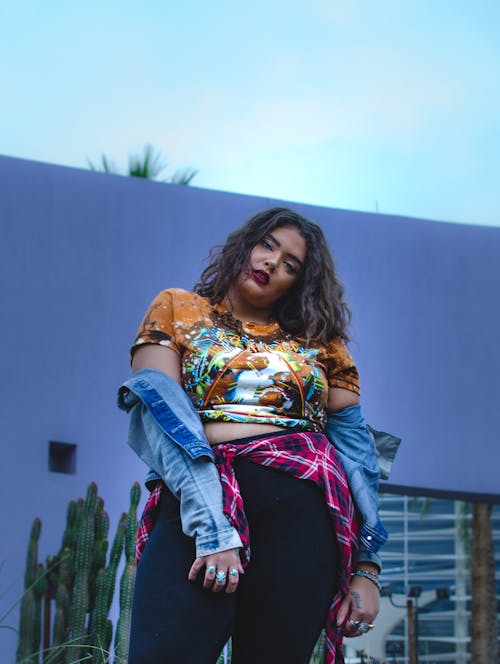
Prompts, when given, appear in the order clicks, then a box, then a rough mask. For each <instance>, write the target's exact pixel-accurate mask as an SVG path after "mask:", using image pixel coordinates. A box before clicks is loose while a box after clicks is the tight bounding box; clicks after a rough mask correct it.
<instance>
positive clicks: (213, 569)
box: [207, 565, 215, 574]
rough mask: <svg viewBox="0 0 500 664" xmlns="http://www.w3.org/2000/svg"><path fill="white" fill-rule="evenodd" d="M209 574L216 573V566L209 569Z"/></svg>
mask: <svg viewBox="0 0 500 664" xmlns="http://www.w3.org/2000/svg"><path fill="white" fill-rule="evenodd" d="M207 572H208V573H209V574H213V573H214V572H215V565H210V567H207Z"/></svg>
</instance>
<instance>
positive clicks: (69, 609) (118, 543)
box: [17, 483, 140, 664]
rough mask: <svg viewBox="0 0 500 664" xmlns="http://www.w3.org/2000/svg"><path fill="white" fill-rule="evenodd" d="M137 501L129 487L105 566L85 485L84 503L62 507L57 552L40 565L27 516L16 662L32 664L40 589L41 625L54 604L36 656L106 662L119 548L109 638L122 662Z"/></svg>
mask: <svg viewBox="0 0 500 664" xmlns="http://www.w3.org/2000/svg"><path fill="white" fill-rule="evenodd" d="M139 498H140V487H139V485H138V484H137V483H135V484H134V485H133V486H132V489H131V492H130V507H129V511H128V514H122V515H121V518H120V521H119V523H118V527H117V530H116V533H115V537H114V540H113V545H112V547H111V551H110V553H109V561H108V565H107V566H106V556H107V553H108V539H107V538H108V531H109V516H108V514H107V513H106V512H105V510H104V503H103V501H102V499H101V498H99V497H98V495H97V486H96V485H95V484H94V483H92V484H90V485H89V487H88V489H87V495H86V498H85V500H83V499H82V498H79V499H78V500H72V501H70V503H69V504H68V509H67V513H66V526H65V530H64V534H63V537H62V546H61V549H60V551H59V553H58V554H57V555H56V556H54V557H48V558H47V561H46V568H44V566H43V565H41V564H40V563H38V540H39V537H40V530H41V523H40V520H39V519H35V521H34V522H33V526H32V529H31V534H30V539H29V545H28V555H27V562H26V574H25V588H26V591H25V594H24V596H23V600H22V603H21V620H20V629H19V642H18V650H17V661H18V662H21V661H22V664H40V640H41V624H42V597H43V595H44V591H45V592H46V597H47V599H48V600H49V604H48V611H47V614H46V615H45V616H44V620H45V622H46V623H47V624H49V623H50V602H51V601H55V609H54V617H53V621H52V622H53V630H52V643H51V644H50V646H49V648H48V650H47V651H45V653H44V660H43V661H44V662H45V663H46V664H49V663H50V664H69V663H70V662H71V663H74V662H77V661H88V662H89V663H90V662H91V661H92V662H93V663H94V664H105V663H106V662H109V661H110V660H109V649H110V645H111V642H112V639H113V625H112V623H111V621H110V620H109V618H108V616H109V611H110V608H111V603H112V600H113V594H114V590H115V583H116V574H117V570H118V566H119V563H120V559H121V556H122V554H123V550H124V546H125V547H126V564H125V570H124V573H123V576H122V579H121V582H120V612H121V614H122V613H123V615H120V619H119V621H118V626H117V630H116V631H117V636H116V639H117V643H119V648H120V653H121V654H120V655H119V657H120V660H119V661H123V662H126V654H127V653H126V649H127V648H128V635H129V629H130V610H131V606H130V605H131V601H132V593H133V582H134V578H135V560H134V547H135V537H136V533H137V516H136V513H137V505H138V502H139ZM46 608H47V607H46ZM118 632H119V633H120V636H119V637H118Z"/></svg>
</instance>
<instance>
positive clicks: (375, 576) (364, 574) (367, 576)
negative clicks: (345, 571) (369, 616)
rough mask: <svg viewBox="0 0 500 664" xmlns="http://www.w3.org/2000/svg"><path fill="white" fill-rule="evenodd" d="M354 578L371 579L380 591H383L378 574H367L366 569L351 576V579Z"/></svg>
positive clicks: (359, 570)
mask: <svg viewBox="0 0 500 664" xmlns="http://www.w3.org/2000/svg"><path fill="white" fill-rule="evenodd" d="M353 576H360V577H362V578H365V579H369V580H370V581H371V582H372V583H374V584H375V585H376V586H377V588H378V589H379V591H380V590H381V589H382V586H381V585H380V581H379V580H378V574H375V572H366V571H365V570H364V569H358V570H356V571H355V572H353V573H352V574H351V577H353Z"/></svg>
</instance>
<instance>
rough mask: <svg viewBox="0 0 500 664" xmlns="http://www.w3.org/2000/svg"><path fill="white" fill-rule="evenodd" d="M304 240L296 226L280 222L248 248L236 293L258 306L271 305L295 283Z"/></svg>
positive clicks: (269, 306) (302, 266) (302, 265)
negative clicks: (246, 261) (245, 263)
mask: <svg viewBox="0 0 500 664" xmlns="http://www.w3.org/2000/svg"><path fill="white" fill-rule="evenodd" d="M306 254H307V248H306V241H305V240H304V238H303V237H302V235H300V234H299V232H298V230H297V228H295V226H279V227H278V228H275V229H274V230H272V231H271V232H270V233H269V234H268V235H266V236H265V237H264V238H263V239H262V240H261V241H260V242H259V244H257V245H255V247H254V248H253V249H252V251H251V252H250V259H249V266H248V269H247V270H245V271H244V272H242V274H241V275H240V278H239V279H238V283H237V285H236V288H237V291H238V294H239V296H240V297H242V298H244V299H245V300H246V301H247V302H248V303H249V304H252V305H253V306H255V307H257V308H259V309H265V308H268V309H270V308H271V307H272V306H273V305H274V304H275V303H276V302H277V301H278V300H279V299H280V298H281V297H283V295H285V293H286V292H287V291H288V290H289V289H290V288H291V287H292V286H293V285H294V283H295V282H296V280H297V279H298V276H299V274H300V272H301V270H302V269H303V268H304V265H305V260H306Z"/></svg>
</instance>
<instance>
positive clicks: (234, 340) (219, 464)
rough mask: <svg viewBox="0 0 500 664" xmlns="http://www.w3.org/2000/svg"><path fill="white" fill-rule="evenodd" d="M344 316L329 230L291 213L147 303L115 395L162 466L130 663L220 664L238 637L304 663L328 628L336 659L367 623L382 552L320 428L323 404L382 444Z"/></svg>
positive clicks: (155, 484)
mask: <svg viewBox="0 0 500 664" xmlns="http://www.w3.org/2000/svg"><path fill="white" fill-rule="evenodd" d="M348 318H349V311H348V308H347V305H346V304H345V302H344V300H343V289H342V286H341V284H340V282H339V281H338V279H337V277H336V275H335V271H334V266H333V262H332V259H331V256H330V253H329V250H328V247H327V243H326V241H325V238H324V236H323V233H322V231H321V229H320V228H319V227H318V226H317V225H316V224H313V223H312V222H310V221H307V220H306V219H304V218H303V217H302V216H300V215H298V214H296V213H295V212H292V211H291V210H288V209H285V208H273V209H270V210H266V211H264V212H262V213H260V214H257V215H255V216H254V217H252V218H251V219H250V220H249V221H248V222H247V223H246V224H245V225H244V226H243V227H242V228H240V229H238V230H236V231H235V232H233V233H232V234H231V235H230V236H229V238H228V240H227V242H226V244H225V245H224V247H223V248H222V249H221V250H220V251H219V252H218V253H216V254H215V256H214V255H213V256H212V259H211V262H210V264H209V266H208V267H207V268H206V270H205V271H204V272H203V274H202V276H201V280H200V282H199V284H197V286H196V288H195V292H194V293H189V292H187V291H182V290H180V289H170V290H167V291H163V292H162V293H160V294H159V295H158V296H157V298H156V299H155V300H154V301H153V303H152V304H151V306H150V308H149V310H148V312H147V314H146V316H145V318H144V321H143V323H142V325H141V327H140V329H139V333H138V335H137V338H136V340H135V343H134V346H133V348H132V368H133V371H134V372H137V373H136V374H135V377H133V379H132V380H131V381H129V382H128V383H126V384H125V386H124V388H123V390H124V391H123V392H122V397H123V395H128V397H127V398H129V402H128V405H127V404H126V403H125V401H126V400H125V398H124V399H123V403H122V407H125V408H127V410H129V409H132V408H133V410H132V413H133V416H134V417H135V418H136V419H135V420H134V421H133V422H132V424H131V434H130V440H129V442H130V444H131V446H132V447H133V448H134V449H135V450H136V451H137V453H138V454H139V455H140V456H141V458H143V459H144V460H145V461H146V463H147V464H148V465H149V466H150V468H151V469H152V470H153V474H151V475H150V477H149V478H148V479H149V480H151V482H152V483H151V484H150V485H149V486H150V488H152V489H153V493H152V498H151V499H150V502H149V503H148V506H147V508H146V510H145V516H144V519H143V528H142V529H141V536H140V538H139V542H140V547H139V548H140V550H141V551H142V548H143V544H144V542H143V541H142V540H143V539H144V537H143V536H145V538H149V541H148V543H147V545H146V546H145V547H144V553H143V555H142V557H141V560H140V563H139V566H138V572H137V580H136V588H135V597H134V608H133V618H132V630H131V644H130V655H129V664H146V663H148V664H149V663H151V662H155V664H156V663H159V662H165V663H170V662H176V663H177V662H183V663H187V664H190V663H192V664H204V663H207V664H209V663H213V662H215V661H216V660H217V657H218V655H219V654H220V651H221V649H222V647H223V645H224V643H225V642H226V641H227V639H228V638H229V636H232V662H233V664H244V663H257V662H258V663H259V664H262V663H266V662H269V663H270V662H273V663H274V662H286V663H287V664H293V663H297V664H299V663H301V664H303V663H306V662H308V661H309V659H310V657H311V653H312V651H313V648H314V645H315V643H316V641H317V639H318V637H319V635H320V632H321V629H322V628H323V627H325V626H326V633H327V655H326V660H327V661H331V662H333V661H342V655H341V648H340V644H341V638H342V635H346V636H358V635H360V634H361V633H364V632H366V631H367V630H368V629H371V628H372V627H373V625H372V624H371V623H372V621H373V620H374V618H375V616H376V615H377V612H378V608H379V598H378V595H379V590H378V572H379V558H378V557H377V555H376V553H375V550H376V548H377V547H376V546H373V547H372V550H371V551H370V545H371V541H372V535H371V534H369V535H368V536H367V537H365V538H363V536H362V537H361V546H360V549H359V551H358V552H357V553H356V546H357V544H356V533H357V523H356V519H355V518H354V507H353V502H352V500H351V496H350V494H349V490H348V488H347V483H346V480H345V475H344V471H343V469H342V467H341V464H340V462H339V456H338V455H337V454H336V452H335V449H334V447H333V446H332V444H331V443H330V442H329V441H328V439H327V438H326V437H325V435H324V431H325V429H326V426H327V418H328V416H329V414H330V415H331V417H332V418H334V419H335V418H337V416H338V422H340V424H341V426H340V429H342V427H344V429H345V428H346V425H345V422H351V421H352V422H353V424H352V426H351V425H350V424H349V425H348V426H347V429H348V430H349V429H350V430H352V431H354V430H358V431H362V435H361V437H362V440H363V445H364V444H365V442H366V441H367V442H366V444H367V445H368V446H369V445H371V440H370V438H369V436H367V435H366V434H367V432H366V427H365V426H364V421H362V420H360V416H359V417H358V415H357V413H358V410H355V409H359V406H358V403H359V380H358V374H357V370H356V367H355V366H354V364H353V362H352V359H351V356H350V355H349V352H348V350H347V348H346V346H345V343H344V341H345V340H347V331H346V325H347V322H348ZM179 386H180V387H181V388H182V389H179ZM186 395H187V397H189V399H186ZM186 401H190V403H188V404H186V403H185V402H186ZM191 404H192V405H193V406H194V408H195V410H196V414H194V413H193V412H191V411H192V408H191ZM353 409H354V410H353ZM353 413H354V414H356V417H355V418H354V420H352V415H353ZM345 414H348V415H349V417H347V419H344V420H342V417H344V415H345ZM138 418H139V419H138ZM148 418H149V419H148ZM349 418H351V419H349ZM356 418H357V419H356ZM195 420H198V422H201V425H199V426H198V425H197V422H196V421H195ZM360 421H361V424H360ZM197 426H198V430H196V428H197ZM201 426H202V427H203V430H201ZM340 429H339V428H338V427H337V432H340ZM335 435H336V434H335ZM339 436H340V437H341V436H342V434H341V433H339ZM363 436H365V437H364V438H363ZM364 453H365V457H366V456H367V455H368V456H369V455H372V456H373V451H372V450H371V449H370V450H368V451H366V450H365V451H364ZM340 456H342V455H340ZM213 459H215V461H216V465H215V464H214V463H213ZM217 470H218V472H217ZM377 478H378V475H377ZM153 480H155V481H153ZM159 480H161V481H159ZM354 498H356V496H354ZM357 507H358V508H359V509H361V508H360V506H359V505H357ZM362 511H363V510H362V509H361V512H362ZM153 523H154V527H152V526H153ZM361 532H362V533H363V532H364V531H363V524H362V528H361ZM366 532H370V533H373V534H374V535H375V539H376V535H377V530H376V528H375V530H373V529H368V531H366ZM384 535H385V531H382V538H381V540H380V542H381V541H383V539H384ZM363 542H364V544H363ZM380 542H377V545H379V544H380ZM367 543H368V546H365V545H366V544H367Z"/></svg>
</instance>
